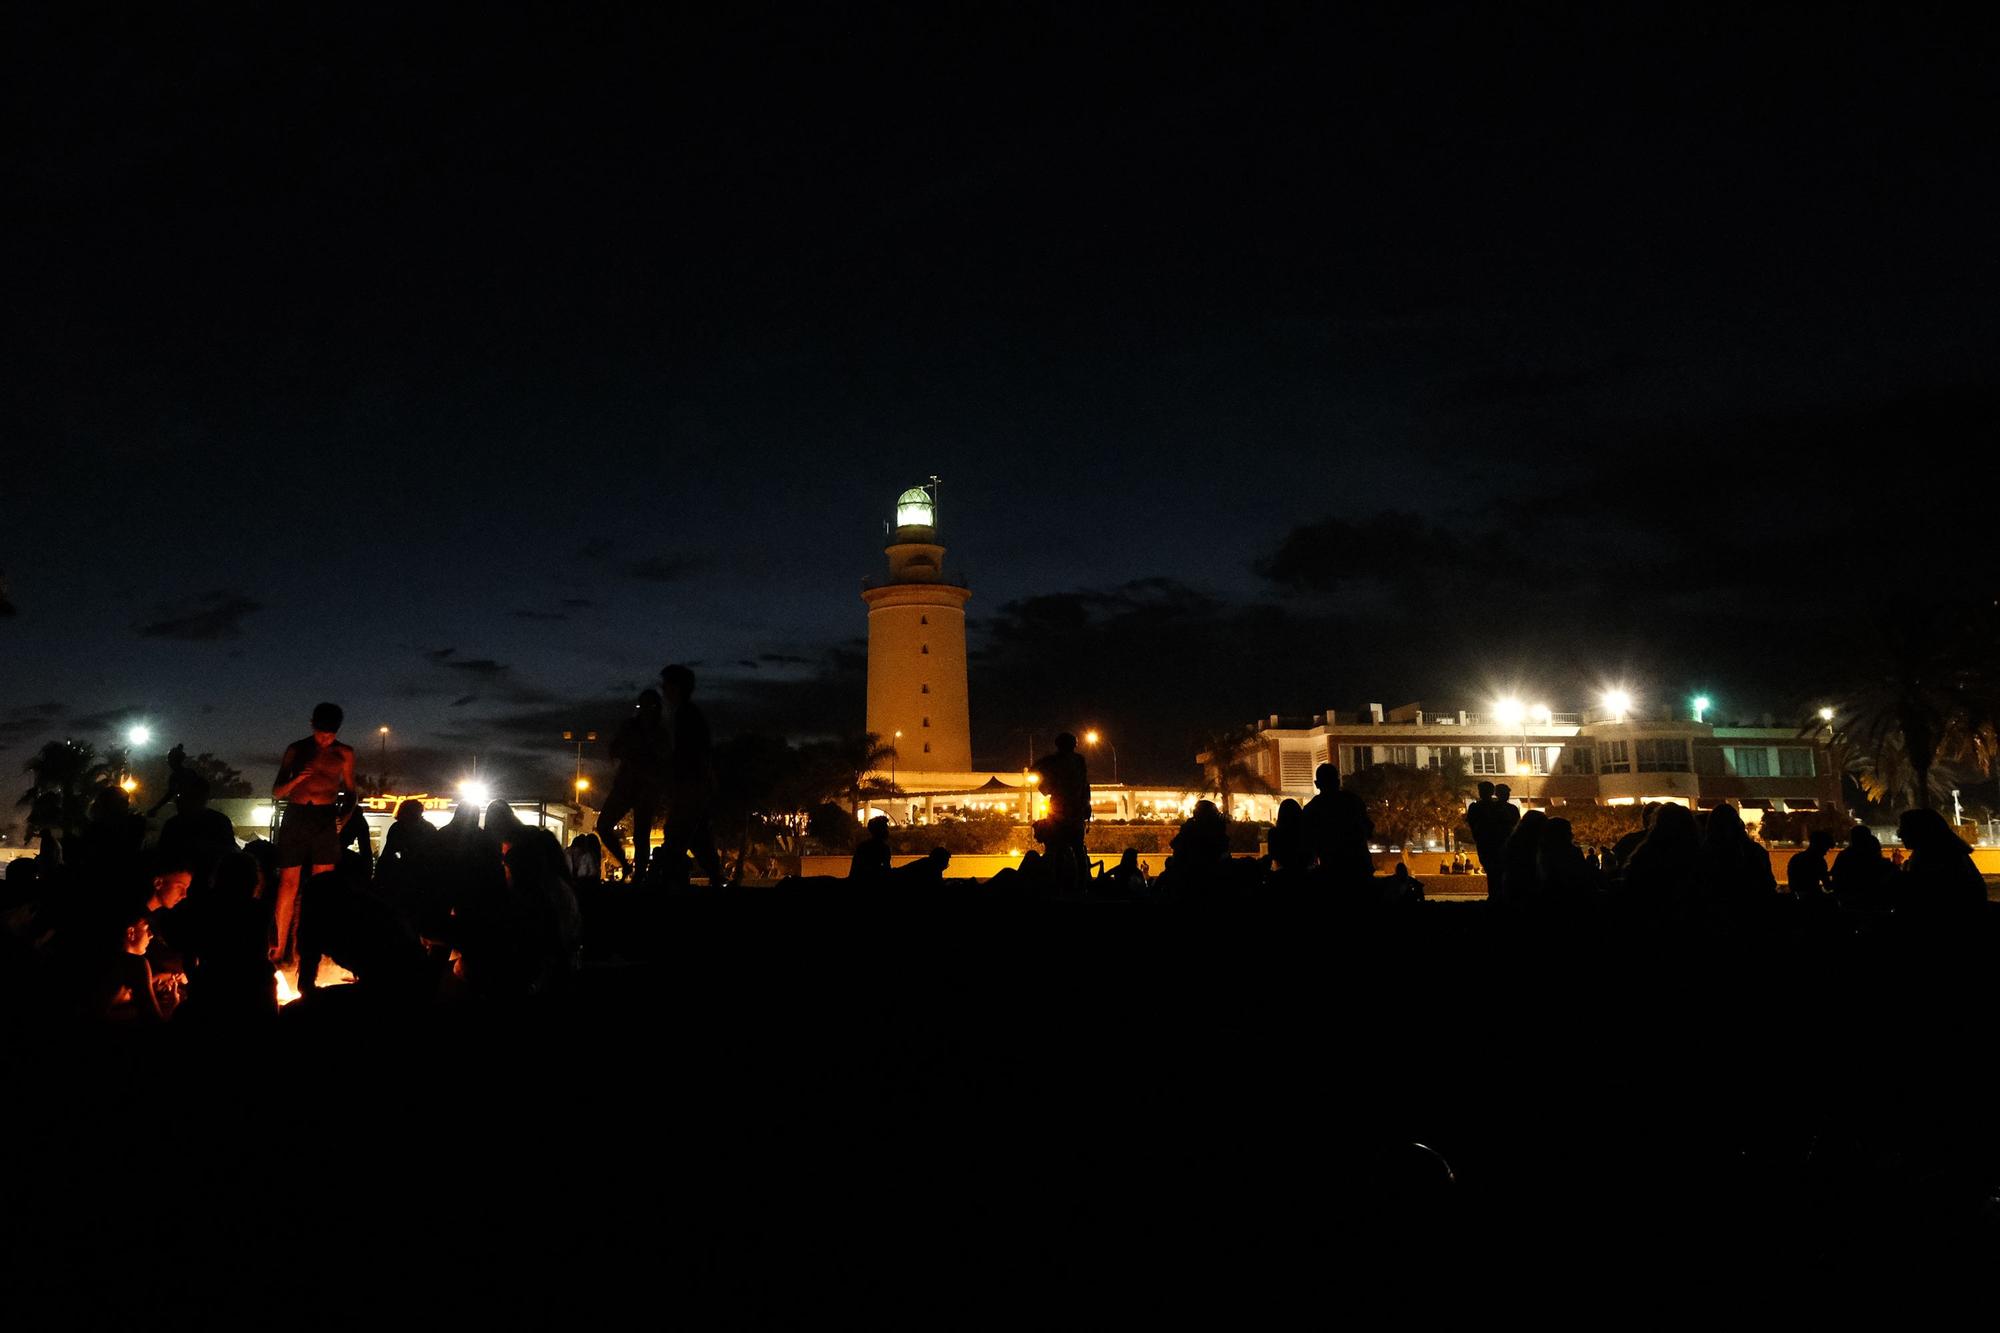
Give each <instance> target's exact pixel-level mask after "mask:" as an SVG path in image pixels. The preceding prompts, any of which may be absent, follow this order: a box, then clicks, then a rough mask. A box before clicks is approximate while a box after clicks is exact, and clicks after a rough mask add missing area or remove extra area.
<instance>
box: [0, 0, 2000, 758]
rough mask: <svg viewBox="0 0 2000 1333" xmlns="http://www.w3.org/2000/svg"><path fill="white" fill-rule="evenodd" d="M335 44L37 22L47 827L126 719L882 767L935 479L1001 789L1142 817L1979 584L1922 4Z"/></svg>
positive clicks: (11, 359)
mask: <svg viewBox="0 0 2000 1333" xmlns="http://www.w3.org/2000/svg"><path fill="white" fill-rule="evenodd" d="M295 8H296V7H292V6H285V7H279V8H275V9H267V10H264V11H261V12H258V13H254V14H248V15H236V16H232V17H230V18H228V19H227V20H224V19H222V18H220V17H215V18H210V19H203V18H199V17H192V16H190V15H189V14H188V13H186V12H182V11H181V7H178V6H173V7H159V8H157V9H152V10H139V9H136V8H135V9H130V10H99V9H94V8H87V7H83V6H76V7H71V6H50V7H46V10H45V12H44V13H42V14H41V15H39V16H33V15H30V16H23V15H20V14H18V13H17V14H16V15H15V16H14V17H13V18H12V19H10V20H9V28H8V30H7V32H6V35H5V40H6V44H7V48H8V50H9V51H10V58H9V78H8V83H9V90H8V93H7V100H8V108H9V126H10V128H9V133H8V135H7V147H6V150H5V151H6V154H7V163H6V165H7V173H6V179H7V182H8V188H7V190H6V202H5V212H4V216H5V224H4V225H5V227H6V237H5V240H6V245H5V254H6V257H7V258H6V263H7V292H6V306H7V310H8V316H9V317H8V319H7V320H6V323H5V328H6V344H5V349H4V350H5V365H6V375H5V397H4V400H0V401H4V417H0V438H4V439H5V442H6V447H5V458H6V464H7V466H6V473H5V481H4V486H5V494H6V504H5V506H4V510H0V515H4V516H3V517H0V570H4V572H5V578H6V597H7V600H8V602H9V604H10V605H11V607H12V612H13V613H12V614H11V615H9V616H7V617H5V618H4V619H0V746H4V747H5V748H4V749H0V765H4V766H6V767H7V768H8V769H9V770H12V769H14V768H17V767H18V765H19V764H20V763H21V762H24V761H25V759H26V758H27V756H28V755H29V754H30V753H31V752H32V751H33V749H34V748H35V747H36V746H38V745H39V744H41V743H42V742H43V741H45V740H49V739H54V738H57V737H59V736H62V735H66V734H71V735H76V736H78V737H79V738H81V739H87V740H92V741H94V742H96V743H99V744H103V743H105V742H107V741H108V740H109V739H110V738H111V736H112V729H113V727H114V726H115V725H116V724H117V723H118V722H120V721H121V720H123V719H126V718H129V717H136V716H141V715H143V716H144V717H146V718H147V719H148V720H150V721H151V722H152V723H153V725H154V726H155V728H156V730H157V731H158V732H159V733H160V737H161V741H162V742H163V743H167V742H171V741H173V740H181V741H183V742H184V743H185V744H187V746H188V748H189V749H190V750H213V751H216V752H218V753H221V754H223V755H224V756H226V757H228V758H229V759H231V760H232V761H233V762H235V763H237V764H238V765H240V766H242V767H243V768H245V769H246V770H247V771H248V772H249V775H250V776H251V777H252V778H253V779H254V780H255V781H257V782H258V784H259V785H260V787H261V786H263V785H264V784H266V783H268V781H269V780H270V777H271V773H270V771H269V770H270V769H271V768H272V767H273V766H274V765H275V763H276V759H277V755H278V753H279V751H280V750H281V749H282V747H283V745H284V743H285V742H287V741H289V740H291V739H293V738H294V737H296V736H298V735H301V734H303V733H304V731H305V730H306V726H305V721H306V715H307V713H308V712H309V710H310V708H311V706H312V705H313V704H314V703H315V702H316V701H318V700H320V699H322V698H327V699H334V700H337V701H339V702H341V703H343V704H344V705H345V706H346V708H347V711H348V718H349V722H348V729H347V735H348V738H349V739H350V740H353V741H354V742H355V743H356V744H357V745H359V746H360V747H361V749H362V754H363V764H362V767H363V768H364V769H372V768H373V767H375V754H376V751H375V729H376V728H377V727H378V726H380V725H384V724H386V725H388V726H390V727H392V728H393V729H394V744H395V752H394V757H393V761H392V763H391V770H392V772H393V773H395V774H397V775H399V776H401V777H402V778H403V782H402V784H401V785H405V786H407V785H409V784H411V783H413V782H414V783H429V784H441V783H444V782H448V781H449V780H450V779H451V778H453V777H456V776H457V775H459V774H460V773H461V772H463V771H465V770H466V768H467V767H468V766H469V763H470V760H471V759H472V757H473V756H475V755H477V756H480V757H481V762H482V765H483V767H484V768H485V770H486V771H487V772H489V773H491V774H494V775H495V776H496V777H497V778H498V779H499V780H500V781H502V782H503V783H505V784H507V785H508V786H509V788H510V789H517V788H518V789H522V790H523V791H524V793H525V789H527V788H530V787H535V786H538V785H539V784H541V783H542V782H543V781H544V780H545V778H546V775H547V774H548V773H550V772H564V771H566V769H567V765H568V763H569V751H568V750H566V749H565V748H564V747H563V746H562V744H561V742H560V741H559V739H558V736H557V733H558V732H559V731H560V730H561V729H562V728H563V727H565V726H573V725H597V726H605V725H608V722H609V719H611V718H612V717H613V716H614V715H615V712H616V710H617V707H618V702H617V701H618V700H619V699H621V697H624V696H629V694H630V693H631V692H633V691H635V690H636V689H638V688H640V687H641V686H642V684H644V683H645V682H647V681H648V680H650V679H651V678H652V677H653V675H654V673H656V672H657V670H658V669H659V667H660V666H661V665H662V664H664V663H666V662H669V661H676V660H679V661H689V662H695V663H699V664H700V665H699V667H698V670H699V671H700V673H701V676H702V682H703V683H702V686H701V691H700V696H699V697H701V698H702V699H703V700H705V701H706V702H707V704H708V707H709V712H710V715H711V718H712V719H713V721H714V723H715V726H716V729H717V731H718V732H719V733H721V734H724V735H727V734H730V733H732V732H736V731H741V730H750V729H760V730H769V731H778V732H784V733H787V734H790V735H793V736H795V737H803V736H807V735H812V734H828V733H834V732H840V731H853V730H856V729H858V728H859V727H860V725H861V722H862V710H863V698H862V690H861V675H860V670H859V666H860V660H861V659H860V656H859V651H860V647H861V636H862V634H863V633H864V631H865V626H866V620H865V615H864V610H863V606H862V603H861V600H860V597H859V587H860V580H861V579H862V578H863V577H864V576H867V575H870V574H873V573H875V572H876V571H877V570H878V569H879V568H880V567H881V565H882V557H881V553H880V547H881V544H882V538H881V532H882V523H883V521H884V520H886V519H887V518H888V517H889V515H890V512H891V507H892V503H893V500H894V497H895V496H896V494H897V492H899V491H900V490H902V489H903V488H904V487H906V486H909V485H913V484H916V483H918V482H920V481H921V480H923V479H924V478H926V477H928V476H929V475H930V474H932V473H937V474H939V475H941V476H942V477H943V478H944V484H943V491H942V496H941V521H942V530H943V539H944V540H945V542H946V544H947V545H948V547H949V548H950V554H949V556H948V562H949V564H950V566H951V567H953V568H955V569H956V570H957V571H958V572H960V573H963V574H965V575H966V576H968V577H969V578H970V580H971V581H972V584H973V587H974V590H975V597H974V600H973V602H972V604H971V607H970V608H969V610H970V612H971V613H972V615H973V625H972V633H973V637H974V647H975V650H976V653H977V656H976V657H975V660H974V665H973V672H972V687H973V699H972V706H973V718H974V729H975V738H974V739H975V751H976V756H977V758H978V759H979V760H980V761H981V762H983V763H990V764H994V765H1018V764H1019V763H1020V762H1021V760H1022V758H1023V757H1024V755H1025V753H1026V748H1027V746H1028V745H1029V743H1030V738H1031V736H1032V737H1034V738H1039V741H1040V743H1041V745H1042V748H1046V742H1047V738H1048V737H1049V735H1050V734H1051V733H1053V732H1054V731H1055V730H1057V729H1058V728H1060V727H1064V726H1080V725H1082V724H1086V723H1095V724H1097V725H1100V726H1102V727H1104V728H1105V729H1107V730H1108V731H1110V732H1111V733H1112V734H1114V735H1115V736H1116V737H1118V738H1119V743H1120V751H1121V759H1122V760H1123V762H1124V766H1125V769H1126V772H1125V774H1124V776H1126V777H1127V778H1128V779H1129V778H1132V777H1148V776H1150V777H1157V778H1160V779H1167V778H1178V777H1180V776H1181V774H1182V773H1183V772H1184V771H1186V770H1188V769H1189V768H1190V767H1191V764H1190V759H1191V755H1192V753H1193V738H1194V737H1195V736H1196V735H1198V734H1199V732H1200V730H1201V729H1202V728H1203V727H1206V726H1216V725H1222V724H1227V723H1231V722H1243V721H1247V720H1249V719H1251V718H1253V717H1256V716H1260V715H1263V714H1267V713H1272V712H1279V713H1288V714H1289V713H1302V712H1306V711H1310V710H1320V709H1325V708H1329V707H1340V708H1349V709H1351V708H1357V707H1360V706H1362V705H1364V704H1366V703H1367V702H1370V701H1377V702H1382V703H1386V704H1390V705H1395V704H1398V703H1402V702H1405V701H1407V700H1410V699H1417V698H1423V699H1426V700H1428V701H1431V702H1433V703H1434V704H1438V705H1443V704H1451V705H1453V706H1477V705H1478V704H1479V703H1480V702H1482V701H1484V700H1485V699H1488V698H1490V697H1491V695H1492V693H1493V692H1494V691H1495V690H1497V689H1519V690H1521V691H1523V692H1524V697H1528V696H1530V695H1533V696H1538V697H1545V698H1547V699H1549V700H1550V702H1552V703H1553V704H1555V706H1557V707H1564V706H1579V705H1580V704H1581V703H1582V702H1584V701H1585V692H1586V691H1587V690H1589V689H1591V688H1594V687H1595V686H1596V685H1598V684H1599V683H1601V682H1608V681H1612V680H1617V681H1622V682H1625V683H1629V684H1631V685H1633V686H1634V687H1635V688H1636V689H1637V691H1638V692H1639V693H1640V695H1641V696H1642V698H1646V699H1651V700H1654V701H1656V702H1663V701H1667V700H1672V699H1675V698H1678V697H1680V695H1681V694H1682V692H1684V691H1688V690H1692V689H1695V688H1700V689H1702V690H1704V691H1706V692H1708V693H1710V694H1711V695H1713V696H1714V697H1716V698H1717V699H1718V700H1720V701H1722V702H1721V705H1720V710H1719V711H1720V712H1721V713H1723V714H1724V715H1725V717H1727V716H1729V715H1738V716H1746V717H1747V716H1751V715H1755V714H1758V713H1764V712H1769V713H1774V714H1778V715H1782V716H1792V715H1795V714H1796V713H1797V711H1798V710H1799V709H1800V708H1802V707H1803V706H1804V705H1805V704H1807V703H1808V702H1810V701H1811V700H1812V699H1813V698H1814V697H1815V696H1816V695H1817V694H1819V693H1821V692H1824V691H1825V690H1827V689H1830V688H1832V687H1833V685H1834V683H1835V682H1836V681H1837V680H1838V679H1839V678H1840V677H1841V674H1842V672H1843V671H1844V670H1846V668H1847V665H1848V659H1849V658H1850V657H1851V656H1852V655H1853V653H1854V652H1855V645H1856V643H1857V642H1858V641H1859V640H1860V639H1862V638H1863V637H1865V633H1864V630H1863V627H1864V626H1866V625H1868V624H1871V623H1872V622H1873V621H1874V619H1875V618H1877V617H1879V616H1881V615H1882V614H1885V613H1887V612H1891V611H1893V610H1894V609H1895V608H1896V607H1897V606H1898V605H1900V604H1903V603H1904V602H1905V601H1906V600H1907V599H1909V598H1912V597H1917V596H1928V595H1932V594H1933V593H1936V592H1938V591H1939V590H1941V589H1955V588H1961V587H1970V586H1972V585H1976V584H1979V583H1980V582H1982V581H1984V582H1985V583H1987V584H1991V582H1992V581H1993V579H1994V570H1995V568H1996V566H2000V560H1996V558H1995V552H1996V550H2000V547H1996V538H1995V535H1994V527H1993V523H1992V500H1991V497H1992V495H1993V493H1994V492H1993V483H1994V482H1995V480H1996V479H2000V478H1997V477H1996V467H1995V463H1994V458H1995V457H1996V453H1995V442H1996V441H1995V435H1996V432H1995V425H1996V422H1997V421H2000V411H1996V403H2000V393H1996V388H1995V383H1994V370H1995V366H1996V365H2000V357H1996V352H2000V346H1996V344H1997V343H2000V327H1997V326H1996V321H1995V317H1994V313H1993V312H1994V309H1995V301H1994V298H1995V282H1994V278H1995V267H1996V258H1995V256H1996V251H2000V247H1996V245H1995V243H1994V237H1995V236H1996V235H2000V218H1996V217H1995V210H1994V208H1993V200H1994V198H1995V188H1994V187H1995V181H1994V162H1995V158H1994V154H1993V144H1992V135H1991V125H1992V98H1991V84H1990V72H1991V68H1992V65H1991V44H1990V42H1989V41H1988V40H1987V34H1985V33H1984V32H1977V33H1975V32H1965V31H1955V30H1953V29H1951V28H1950V27H1949V26H1947V25H1946V24H1944V23H1943V22H1942V21H1940V20H1938V19H1937V18H1936V17H1935V16H1934V15H1933V16H1929V17H1925V16H1914V17H1912V16H1909V15H1907V14H1906V13H1905V12H1904V11H1905V10H1906V9H1907V7H1895V8H1885V9H1884V10H1882V11H1881V12H1879V13H1872V14H1871V13H1870V12H1868V11H1865V10H1860V11H1857V10H1844V11H1843V12H1842V14H1841V15H1839V16H1837V17H1825V16H1813V15H1811V14H1810V13H1806V12H1800V13H1796V14H1793V15H1790V16H1786V17H1783V18H1772V19H1770V20H1768V21H1766V20H1762V19H1757V18H1754V17H1746V16H1745V15H1743V14H1742V13H1740V12H1738V7H1735V6H1730V7H1718V8H1715V9H1705V8H1701V7H1690V6H1686V5H1662V6H1657V7H1652V6H1588V7H1580V8H1579V9H1577V10H1574V11H1566V10H1564V9H1561V8H1557V7H1537V8H1535V9H1533V10H1525V11H1516V12H1513V13H1505V12H1502V11H1501V10H1500V9H1499V8H1498V7H1494V6H1476V7H1469V8H1458V7H1450V6H1435V5H1399V6H1396V7H1395V8H1394V10H1393V17H1379V18H1370V17H1354V16H1345V17H1340V16H1329V15H1324V14H1317V15H1316V14H1314V13H1312V12H1311V11H1305V10H1297V11H1295V10H1289V9H1263V10H1259V9H1254V8H1252V7H1250V6H1238V5H1232V6H1224V7H1217V8H1216V9H1214V10H1199V9H1194V8H1190V7H1177V6H1162V5H1141V6H1131V7H1115V6H1098V5H1093V6H1075V5H1045V6H1026V5H1010V6H996V7H992V8H976V7H973V8H967V7H955V6H933V7H927V8H925V9H920V10H912V11H909V12H907V13H900V14H897V13H892V12H890V11H888V10H881V9H867V8H863V7H846V6H836V5H821V6H801V7H799V9H798V11H797V12H790V13H786V12H770V13H766V14H763V15H762V16H761V17H760V16H759V11H757V10H755V9H753V8H750V7H746V6H739V5H718V6H708V7H683V6H658V7H650V9H649V10H648V11H647V12H639V8H638V7H634V12H630V13H623V14H619V13H611V12H606V13H601V14H597V15H595V16H591V15H589V14H588V13H587V12H586V11H585V10H582V9H547V10H544V11H542V12H541V13H540V14H538V15H535V16H533V17H531V18H529V19H527V20H524V21H522V22H521V23H519V24H516V23H514V22H512V21H510V20H505V19H500V18H496V17H494V16H492V15H489V14H487V13H484V12H483V11H481V12H473V11H466V12H464V13H461V14H455V15H451V16H445V15H437V16H432V17H423V16H412V15H411V14H409V13H407V12H404V11H405V10H407V9H409V8H413V7H407V6H405V7H396V8H392V9H384V10H379V11H378V10H368V9H363V8H361V7H349V6H340V7H335V8H331V9H326V10H324V11H323V12H322V13H321V14H319V15H318V16H317V17H314V16H307V15H303V14H300V13H295V12H292V11H293V10H294V9H295ZM702 8H706V9H707V10H708V11H709V12H708V13H707V14H706V15H705V16H704V15H703V14H702V13H700V12H698V11H699V10H700V9H702ZM1601 9H1615V10H1616V11H1617V13H1616V14H1615V15H1607V14H1604V13H1600V12H1599V11H1600V10H1601ZM655 11H656V12H655ZM1746 25H1756V26H1746Z"/></svg>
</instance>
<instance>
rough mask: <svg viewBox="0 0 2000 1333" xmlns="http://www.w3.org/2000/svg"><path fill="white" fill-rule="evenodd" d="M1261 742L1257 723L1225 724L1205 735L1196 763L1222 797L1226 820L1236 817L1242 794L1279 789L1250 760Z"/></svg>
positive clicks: (1223, 815)
mask: <svg viewBox="0 0 2000 1333" xmlns="http://www.w3.org/2000/svg"><path fill="white" fill-rule="evenodd" d="M1262 744H1263V741H1262V739H1261V737H1260V734H1259V732H1258V731H1257V727H1256V725H1255V724H1254V723H1244V724H1243V725H1242V726H1236V727H1224V728H1222V729H1221V730H1219V731H1211V732H1208V733H1206V734H1205V735H1204V736H1203V737H1202V739H1201V752H1200V753H1199V754H1197V755H1196V756H1195V762H1196V763H1198V764H1200V765H1201V771H1202V776H1203V777H1205V778H1207V779H1208V782H1209V785H1210V786H1211V787H1213V788H1214V789H1215V792H1216V794H1217V795H1218V796H1220V797H1221V798H1222V817H1223V818H1224V819H1234V818H1236V797H1237V795H1238V794H1239V793H1250V792H1263V793H1268V792H1272V791H1275V790H1277V789H1276V788H1275V787H1273V786H1272V785H1271V784H1270V782H1269V781H1267V780H1266V779H1265V777H1264V775H1263V774H1261V773H1259V772H1258V771H1257V768H1256V765H1255V764H1254V763H1252V762H1251V759H1252V757H1253V756H1254V755H1255V754H1256V753H1257V751H1258V749H1259V747H1260V746H1261V745H1262Z"/></svg>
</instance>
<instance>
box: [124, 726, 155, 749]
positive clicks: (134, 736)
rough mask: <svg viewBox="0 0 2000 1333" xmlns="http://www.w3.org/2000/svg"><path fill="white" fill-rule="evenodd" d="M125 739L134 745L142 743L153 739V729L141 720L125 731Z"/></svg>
mask: <svg viewBox="0 0 2000 1333" xmlns="http://www.w3.org/2000/svg"><path fill="white" fill-rule="evenodd" d="M125 739H126V740H128V741H130V742H132V744H134V745H144V744H146V743H147V742H148V741H150V740H152V739H153V729H152V728H151V727H149V726H147V725H146V724H145V723H143V722H141V723H139V724H138V725H136V726H134V727H133V728H132V729H131V730H130V731H128V732H126V733H125Z"/></svg>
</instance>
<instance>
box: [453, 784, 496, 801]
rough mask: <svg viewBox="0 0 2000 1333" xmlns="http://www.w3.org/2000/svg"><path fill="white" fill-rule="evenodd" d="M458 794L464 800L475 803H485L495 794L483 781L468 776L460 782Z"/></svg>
mask: <svg viewBox="0 0 2000 1333" xmlns="http://www.w3.org/2000/svg"><path fill="white" fill-rule="evenodd" d="M458 794H459V797H460V798H461V799H462V800H467V801H470V802H472V803H473V804H474V805H485V804H486V801H487V798H489V797H490V796H492V795H493V789H492V788H491V787H489V786H487V785H486V784H485V783H483V782H478V781H475V780H473V779H471V778H467V779H466V780H465V781H464V782H461V783H459V784H458Z"/></svg>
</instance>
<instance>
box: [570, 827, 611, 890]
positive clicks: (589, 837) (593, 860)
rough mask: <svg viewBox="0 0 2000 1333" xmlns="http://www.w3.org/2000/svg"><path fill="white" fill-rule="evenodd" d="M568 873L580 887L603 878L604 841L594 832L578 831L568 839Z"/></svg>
mask: <svg viewBox="0 0 2000 1333" xmlns="http://www.w3.org/2000/svg"><path fill="white" fill-rule="evenodd" d="M569 875H570V878H571V879H573V880H575V881H576V883H577V886H578V887H579V888H581V887H582V886H583V885H585V884H597V883H600V882H602V881H603V879H604V843H603V842H602V841H601V840H600V839H599V838H598V836H597V835H596V834H595V833H579V834H577V835H576V836H575V837H574V838H571V839H570V840H569Z"/></svg>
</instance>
